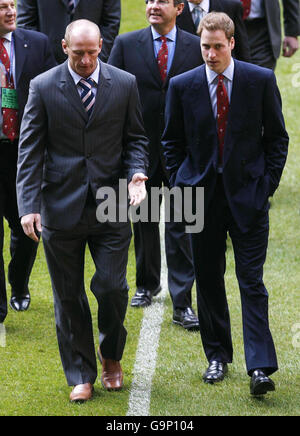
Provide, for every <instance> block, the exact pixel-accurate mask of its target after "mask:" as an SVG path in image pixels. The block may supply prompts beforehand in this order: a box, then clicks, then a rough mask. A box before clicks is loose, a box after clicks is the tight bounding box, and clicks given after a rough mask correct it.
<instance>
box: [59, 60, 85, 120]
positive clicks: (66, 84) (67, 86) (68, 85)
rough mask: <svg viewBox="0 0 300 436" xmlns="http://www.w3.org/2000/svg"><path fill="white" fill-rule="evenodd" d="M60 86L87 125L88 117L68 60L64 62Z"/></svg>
mask: <svg viewBox="0 0 300 436" xmlns="http://www.w3.org/2000/svg"><path fill="white" fill-rule="evenodd" d="M59 86H60V87H61V89H62V92H63V94H64V95H65V97H66V99H67V100H68V101H69V102H70V104H71V105H72V106H73V108H74V109H75V110H76V111H77V112H78V113H79V114H80V116H81V117H82V118H83V120H84V121H85V122H86V123H87V122H88V115H87V113H86V111H85V110H84V107H83V104H82V101H81V99H80V96H79V93H78V90H77V88H76V85H75V83H74V80H73V78H72V76H71V74H70V73H69V69H68V60H66V61H65V62H64V64H63V65H62V73H61V79H60V82H59Z"/></svg>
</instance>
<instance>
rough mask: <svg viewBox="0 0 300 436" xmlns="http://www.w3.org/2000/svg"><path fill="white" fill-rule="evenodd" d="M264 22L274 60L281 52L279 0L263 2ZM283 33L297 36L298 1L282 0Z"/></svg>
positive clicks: (265, 0)
mask: <svg viewBox="0 0 300 436" xmlns="http://www.w3.org/2000/svg"><path fill="white" fill-rule="evenodd" d="M264 5H265V12H266V20H267V24H268V31H269V35H270V41H271V45H272V49H273V55H274V57H275V59H277V58H278V57H279V56H280V52H281V20H280V5H279V0H264ZM282 6H283V17H284V33H285V35H286V36H298V35H299V0H282Z"/></svg>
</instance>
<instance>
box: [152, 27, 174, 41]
mask: <svg viewBox="0 0 300 436" xmlns="http://www.w3.org/2000/svg"><path fill="white" fill-rule="evenodd" d="M151 31H152V36H153V40H154V41H155V40H157V39H159V38H160V37H161V36H165V37H166V38H167V40H169V41H173V42H175V41H176V34H177V28H176V26H174V27H173V29H172V30H171V31H170V32H169V33H167V34H166V35H160V34H159V33H158V32H157V31H156V30H155V29H154V27H153V26H151Z"/></svg>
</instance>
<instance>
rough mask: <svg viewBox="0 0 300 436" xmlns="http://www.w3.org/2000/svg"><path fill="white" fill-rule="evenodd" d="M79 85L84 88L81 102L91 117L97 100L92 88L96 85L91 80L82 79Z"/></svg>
mask: <svg viewBox="0 0 300 436" xmlns="http://www.w3.org/2000/svg"><path fill="white" fill-rule="evenodd" d="M78 85H79V86H81V88H82V92H81V94H80V97H81V101H82V103H83V106H84V108H85V111H86V112H87V114H88V116H90V115H91V113H92V110H93V106H94V104H95V100H96V98H95V96H94V93H93V91H92V87H93V86H94V85H95V82H94V80H93V79H91V78H90V79H81V80H80V82H79V83H78Z"/></svg>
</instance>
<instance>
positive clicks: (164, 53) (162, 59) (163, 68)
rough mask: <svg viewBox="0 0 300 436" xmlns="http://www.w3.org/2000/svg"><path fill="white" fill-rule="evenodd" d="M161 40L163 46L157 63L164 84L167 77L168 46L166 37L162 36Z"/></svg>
mask: <svg viewBox="0 0 300 436" xmlns="http://www.w3.org/2000/svg"><path fill="white" fill-rule="evenodd" d="M160 40H161V41H162V45H161V47H160V49H159V52H158V55H157V63H158V68H159V73H160V77H161V80H162V81H163V82H164V81H165V79H166V77H167V67H168V46H167V38H166V37H165V36H161V37H160Z"/></svg>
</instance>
